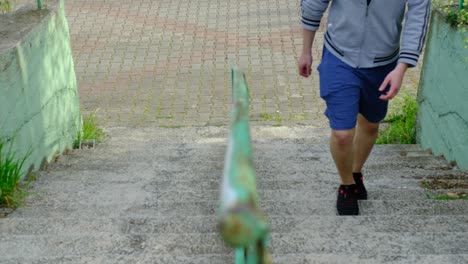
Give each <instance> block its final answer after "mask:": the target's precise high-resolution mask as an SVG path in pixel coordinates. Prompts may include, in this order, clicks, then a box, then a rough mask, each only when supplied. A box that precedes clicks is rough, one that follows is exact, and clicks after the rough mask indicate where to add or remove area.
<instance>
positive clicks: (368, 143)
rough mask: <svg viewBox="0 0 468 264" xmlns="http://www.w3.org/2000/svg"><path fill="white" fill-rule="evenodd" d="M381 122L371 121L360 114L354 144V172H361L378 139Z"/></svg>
mask: <svg viewBox="0 0 468 264" xmlns="http://www.w3.org/2000/svg"><path fill="white" fill-rule="evenodd" d="M378 132H379V123H371V122H369V121H367V119H366V118H364V117H363V116H362V115H360V114H359V116H358V125H357V128H356V135H355V137H354V146H353V155H352V156H353V168H352V170H353V172H361V171H362V167H363V166H364V163H366V160H367V158H368V157H369V154H370V153H371V151H372V148H373V146H374V144H375V140H376V139H377V135H378Z"/></svg>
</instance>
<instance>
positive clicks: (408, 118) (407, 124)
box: [376, 93, 418, 144]
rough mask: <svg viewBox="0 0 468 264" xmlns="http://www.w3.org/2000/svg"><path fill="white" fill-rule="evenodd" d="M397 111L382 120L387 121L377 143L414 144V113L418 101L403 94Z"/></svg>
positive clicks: (416, 110) (416, 109)
mask: <svg viewBox="0 0 468 264" xmlns="http://www.w3.org/2000/svg"><path fill="white" fill-rule="evenodd" d="M400 104H401V105H400V106H399V109H401V110H400V111H399V112H396V113H394V114H392V115H390V116H389V117H388V118H387V119H386V120H385V121H384V122H386V123H389V125H388V127H386V128H384V129H383V130H382V131H381V132H380V134H379V137H378V138H377V142H376V143H377V144H415V143H416V127H415V124H416V115H417V112H418V103H417V101H416V98H415V97H414V96H411V95H410V94H408V93H404V94H403V100H402V102H401V103H400Z"/></svg>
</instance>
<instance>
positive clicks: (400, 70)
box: [379, 0, 431, 100]
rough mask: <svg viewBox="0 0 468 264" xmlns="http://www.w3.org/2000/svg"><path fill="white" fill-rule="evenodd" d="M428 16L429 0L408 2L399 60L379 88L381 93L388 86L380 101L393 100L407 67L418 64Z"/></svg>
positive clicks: (429, 12)
mask: <svg viewBox="0 0 468 264" xmlns="http://www.w3.org/2000/svg"><path fill="white" fill-rule="evenodd" d="M430 15H431V0H408V11H407V13H406V20H405V25H404V27H403V36H402V41H401V52H400V58H399V59H398V65H397V67H396V68H395V70H393V71H392V72H391V73H390V74H389V75H388V76H387V78H385V81H384V82H383V83H382V85H381V86H380V88H379V91H381V92H382V91H384V90H385V89H386V88H387V86H389V85H390V89H389V90H388V92H387V93H385V94H383V95H381V96H380V99H382V100H391V99H393V97H395V96H396V95H397V94H398V92H399V91H400V88H401V84H402V82H403V78H404V76H405V73H406V70H407V69H408V67H414V66H416V65H417V64H418V60H419V56H420V55H421V52H422V50H423V47H424V42H425V41H426V34H427V29H428V27H429V18H430Z"/></svg>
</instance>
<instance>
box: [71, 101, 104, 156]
mask: <svg viewBox="0 0 468 264" xmlns="http://www.w3.org/2000/svg"><path fill="white" fill-rule="evenodd" d="M96 113H97V110H96V111H94V112H92V113H91V114H89V115H88V116H86V117H83V124H82V127H81V131H80V132H79V133H78V136H77V139H76V141H75V144H74V147H75V148H78V147H79V145H80V142H81V141H84V140H91V139H94V140H96V142H98V143H99V142H102V140H103V139H104V137H105V136H106V133H105V132H104V130H102V129H101V128H99V123H98V121H97V119H96Z"/></svg>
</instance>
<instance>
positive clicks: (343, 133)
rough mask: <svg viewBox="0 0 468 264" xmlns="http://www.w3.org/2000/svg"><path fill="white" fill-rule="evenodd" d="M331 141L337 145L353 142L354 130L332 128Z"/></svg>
mask: <svg viewBox="0 0 468 264" xmlns="http://www.w3.org/2000/svg"><path fill="white" fill-rule="evenodd" d="M332 138H333V141H334V142H335V143H336V144H337V145H339V146H347V145H350V144H352V143H353V139H354V130H333V131H332Z"/></svg>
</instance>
